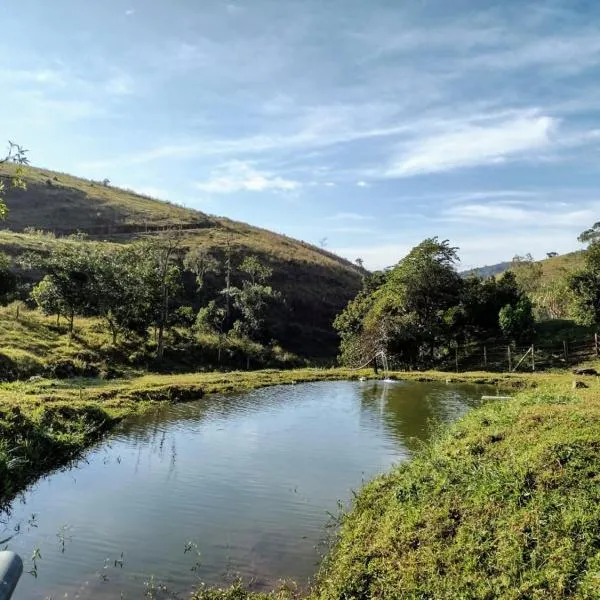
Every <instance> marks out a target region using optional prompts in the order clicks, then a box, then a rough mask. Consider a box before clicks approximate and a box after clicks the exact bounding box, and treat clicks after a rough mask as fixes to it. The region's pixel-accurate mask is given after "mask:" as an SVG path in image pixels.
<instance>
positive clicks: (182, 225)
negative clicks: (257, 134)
mask: <svg viewBox="0 0 600 600" xmlns="http://www.w3.org/2000/svg"><path fill="white" fill-rule="evenodd" d="M13 168H14V167H12V166H11V165H3V166H2V168H1V169H0V178H2V177H6V176H7V175H9V174H10V172H11V170H12V169H13ZM24 179H25V182H26V184H27V189H26V190H14V189H9V190H8V193H7V204H8V206H9V210H10V212H9V215H8V218H7V220H6V221H5V227H6V229H5V230H4V231H2V232H0V249H2V250H3V251H4V252H6V253H7V254H9V255H10V256H11V257H13V258H16V257H18V256H19V255H20V254H22V253H23V252H24V251H26V250H30V249H37V250H44V251H47V252H49V251H51V250H52V245H53V243H54V239H53V235H54V236H57V237H60V236H64V235H68V234H71V233H75V232H77V231H81V232H84V233H86V234H88V236H89V238H90V239H91V240H98V241H100V240H102V241H109V242H112V243H128V242H130V241H132V240H134V239H136V238H138V237H142V236H145V235H153V234H155V233H156V232H158V231H161V230H164V229H168V228H173V227H174V228H177V229H181V230H182V237H183V242H182V252H185V251H187V250H188V249H190V248H193V247H196V246H202V247H205V248H207V249H210V251H211V252H212V253H214V254H215V255H216V256H217V257H221V258H222V257H223V256H224V255H225V248H226V247H227V246H229V247H230V249H231V254H232V258H233V264H234V266H235V265H237V264H239V263H240V262H241V260H242V259H243V257H244V256H246V255H249V254H252V255H257V256H259V257H260V258H261V260H262V261H263V262H265V263H268V264H269V265H270V266H271V267H272V268H273V280H272V284H273V286H274V287H275V288H276V289H278V290H280V291H281V292H282V293H283V295H284V297H285V299H286V305H287V314H286V318H285V320H284V322H282V324H281V328H280V330H281V333H280V341H281V342H285V345H286V347H287V348H289V349H290V350H292V351H294V352H297V353H300V354H303V355H305V356H313V357H328V356H329V357H331V356H334V355H335V353H336V350H337V337H336V335H335V333H334V331H333V329H332V327H331V323H332V321H333V319H334V317H335V316H336V314H337V313H338V312H339V311H340V310H341V309H342V308H343V307H344V306H345V305H346V303H347V302H348V300H349V299H351V298H353V297H354V295H355V294H356V292H357V291H358V289H359V287H360V284H361V273H360V271H359V270H358V269H357V268H356V266H355V265H353V264H352V263H351V262H349V261H347V260H345V259H342V258H340V257H338V256H336V255H334V254H332V253H330V252H327V251H325V250H323V249H320V248H317V247H315V246H312V245H310V244H307V243H305V242H301V241H299V240H295V239H293V238H289V237H287V236H284V235H280V234H277V233H273V232H271V231H267V230H264V229H260V228H258V227H253V226H250V225H247V224H245V223H239V222H236V221H232V220H230V219H227V218H222V217H215V216H211V215H207V214H205V213H202V212H200V211H196V210H191V209H187V208H183V207H181V206H177V205H174V204H171V203H169V202H164V201H160V200H156V199H154V198H150V197H148V196H143V195H140V194H136V193H135V192H132V191H130V190H122V189H120V188H116V187H112V186H110V185H104V184H103V183H102V182H94V181H89V180H85V179H81V178H77V177H73V176H71V175H66V174H63V173H55V172H53V171H50V170H48V169H40V168H35V167H27V168H26V171H25V175H24ZM32 230H43V231H46V232H51V234H53V235H40V234H39V231H38V232H37V233H36V232H33V231H32ZM234 275H235V274H234Z"/></svg>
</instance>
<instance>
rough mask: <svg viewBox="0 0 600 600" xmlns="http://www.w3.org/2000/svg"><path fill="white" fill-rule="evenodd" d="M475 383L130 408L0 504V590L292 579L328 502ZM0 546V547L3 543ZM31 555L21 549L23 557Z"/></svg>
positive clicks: (463, 403)
mask: <svg viewBox="0 0 600 600" xmlns="http://www.w3.org/2000/svg"><path fill="white" fill-rule="evenodd" d="M484 393H490V391H489V388H488V389H485V388H481V387H476V386H461V385H445V384H440V383H412V382H411V383H409V382H397V383H391V384H385V383H382V382H364V383H360V382H346V381H344V382H323V383H309V384H303V385H297V386H286V387H273V388H266V389H262V390H256V391H253V392H249V393H244V394H230V395H224V396H213V397H208V398H206V399H204V400H202V401H198V402H193V403H190V404H182V405H176V406H167V407H164V408H163V409H161V410H159V411H157V412H154V413H152V414H149V415H145V416H143V417H139V418H135V419H131V420H129V421H127V422H126V423H124V424H123V425H122V426H121V427H120V428H119V429H118V430H116V431H115V432H114V433H113V434H112V435H111V436H110V437H109V438H108V439H107V440H106V441H105V442H103V443H102V444H101V445H99V446H98V447H96V448H95V449H93V450H92V451H90V452H89V453H88V454H87V455H86V457H85V460H82V461H80V462H79V463H78V464H77V465H75V466H74V467H73V468H71V469H69V470H65V471H62V472H57V473H54V474H52V475H50V476H48V477H47V478H45V479H42V480H41V481H39V482H38V483H37V484H36V485H35V486H33V487H32V488H31V489H30V490H29V491H27V492H26V493H25V494H24V495H23V496H22V497H21V498H18V499H17V500H16V501H15V502H14V503H13V506H12V509H11V512H10V514H4V515H2V517H0V540H4V539H5V538H9V537H10V536H12V535H14V537H13V538H12V539H11V540H10V541H9V542H8V546H9V548H10V549H11V550H14V551H16V552H19V553H20V554H21V555H22V556H23V557H24V558H25V559H26V567H25V568H26V570H33V571H35V570H36V569H37V577H34V576H33V575H31V574H25V575H23V578H22V579H21V582H20V584H19V587H18V589H17V593H16V594H15V600H19V599H21V600H27V599H30V598H31V599H33V598H36V599H45V598H54V599H59V598H121V597H126V598H139V597H142V596H143V595H144V593H145V592H147V591H148V587H150V588H155V587H158V586H159V585H163V584H164V585H166V586H167V587H168V589H169V590H170V592H171V593H172V592H175V593H179V594H181V595H183V596H185V594H186V593H187V592H189V591H190V590H191V589H193V587H194V586H195V585H197V583H198V581H200V580H202V581H207V582H209V583H216V584H224V583H227V582H229V581H231V580H232V579H233V578H234V577H235V576H237V575H241V576H242V577H243V578H244V579H245V580H252V582H253V585H254V587H257V588H262V587H268V586H270V585H274V584H277V582H278V581H279V580H280V579H282V578H293V579H295V580H296V581H298V582H300V583H303V584H305V583H306V582H307V581H308V579H309V578H310V577H311V576H312V575H314V573H315V571H316V568H317V565H318V562H319V557H320V554H322V553H323V552H324V551H325V549H326V547H325V543H324V542H325V539H326V537H327V529H326V526H327V524H328V522H330V517H329V516H328V514H329V513H333V514H335V513H337V511H338V501H341V502H343V503H347V502H348V501H349V499H350V498H351V496H352V490H356V489H358V488H360V486H361V484H362V483H363V482H364V481H366V480H369V479H371V478H372V477H373V476H375V475H377V474H378V473H382V472H384V471H386V470H388V469H389V468H390V467H391V466H392V465H394V464H396V463H399V462H402V461H405V460H407V459H408V458H410V456H411V453H412V452H414V451H415V450H416V449H417V448H418V447H419V445H420V443H421V442H422V441H424V440H427V439H428V437H429V436H430V435H431V433H432V431H433V429H434V428H435V427H436V426H437V425H438V424H439V423H440V422H450V421H453V420H455V419H457V418H458V417H460V416H461V415H462V414H463V413H464V412H465V411H467V410H468V409H469V407H471V406H474V405H475V404H476V403H477V401H478V399H479V398H480V397H481V395H482V394H484ZM3 545H5V544H3ZM34 553H35V554H38V555H40V556H38V558H36V560H35V561H32V560H31V558H30V557H31V556H32V554H34Z"/></svg>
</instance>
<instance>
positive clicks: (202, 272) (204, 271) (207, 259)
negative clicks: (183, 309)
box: [183, 246, 220, 291]
mask: <svg viewBox="0 0 600 600" xmlns="http://www.w3.org/2000/svg"><path fill="white" fill-rule="evenodd" d="M183 266H184V267H185V268H186V269H188V270H189V271H191V272H192V273H193V274H194V275H195V276H196V285H197V286H198V291H200V290H202V288H203V287H204V278H205V277H206V276H207V275H208V274H209V273H218V272H219V270H220V263H219V261H218V260H217V258H216V257H215V256H213V255H212V254H211V253H210V252H209V251H208V249H206V248H202V247H200V246H196V247H194V248H192V249H191V250H190V251H189V252H188V253H187V254H186V255H185V258H184V261H183Z"/></svg>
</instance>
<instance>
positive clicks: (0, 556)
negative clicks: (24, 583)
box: [0, 552, 23, 600]
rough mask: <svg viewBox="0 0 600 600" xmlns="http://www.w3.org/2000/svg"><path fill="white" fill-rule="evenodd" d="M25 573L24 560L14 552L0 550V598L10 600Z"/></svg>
mask: <svg viewBox="0 0 600 600" xmlns="http://www.w3.org/2000/svg"><path fill="white" fill-rule="evenodd" d="M22 574H23V561H22V560H21V559H20V557H19V556H18V555H17V554H15V553H14V552H0V600H10V598H11V596H12V595H13V592H14V591H15V588H16V587H17V583H19V579H20V578H21V575H22Z"/></svg>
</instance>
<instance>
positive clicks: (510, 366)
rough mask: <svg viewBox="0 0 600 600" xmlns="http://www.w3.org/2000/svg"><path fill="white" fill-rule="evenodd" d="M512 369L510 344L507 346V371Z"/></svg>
mask: <svg viewBox="0 0 600 600" xmlns="http://www.w3.org/2000/svg"><path fill="white" fill-rule="evenodd" d="M511 371H512V362H511V359H510V346H508V372H509V373H510V372H511Z"/></svg>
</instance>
